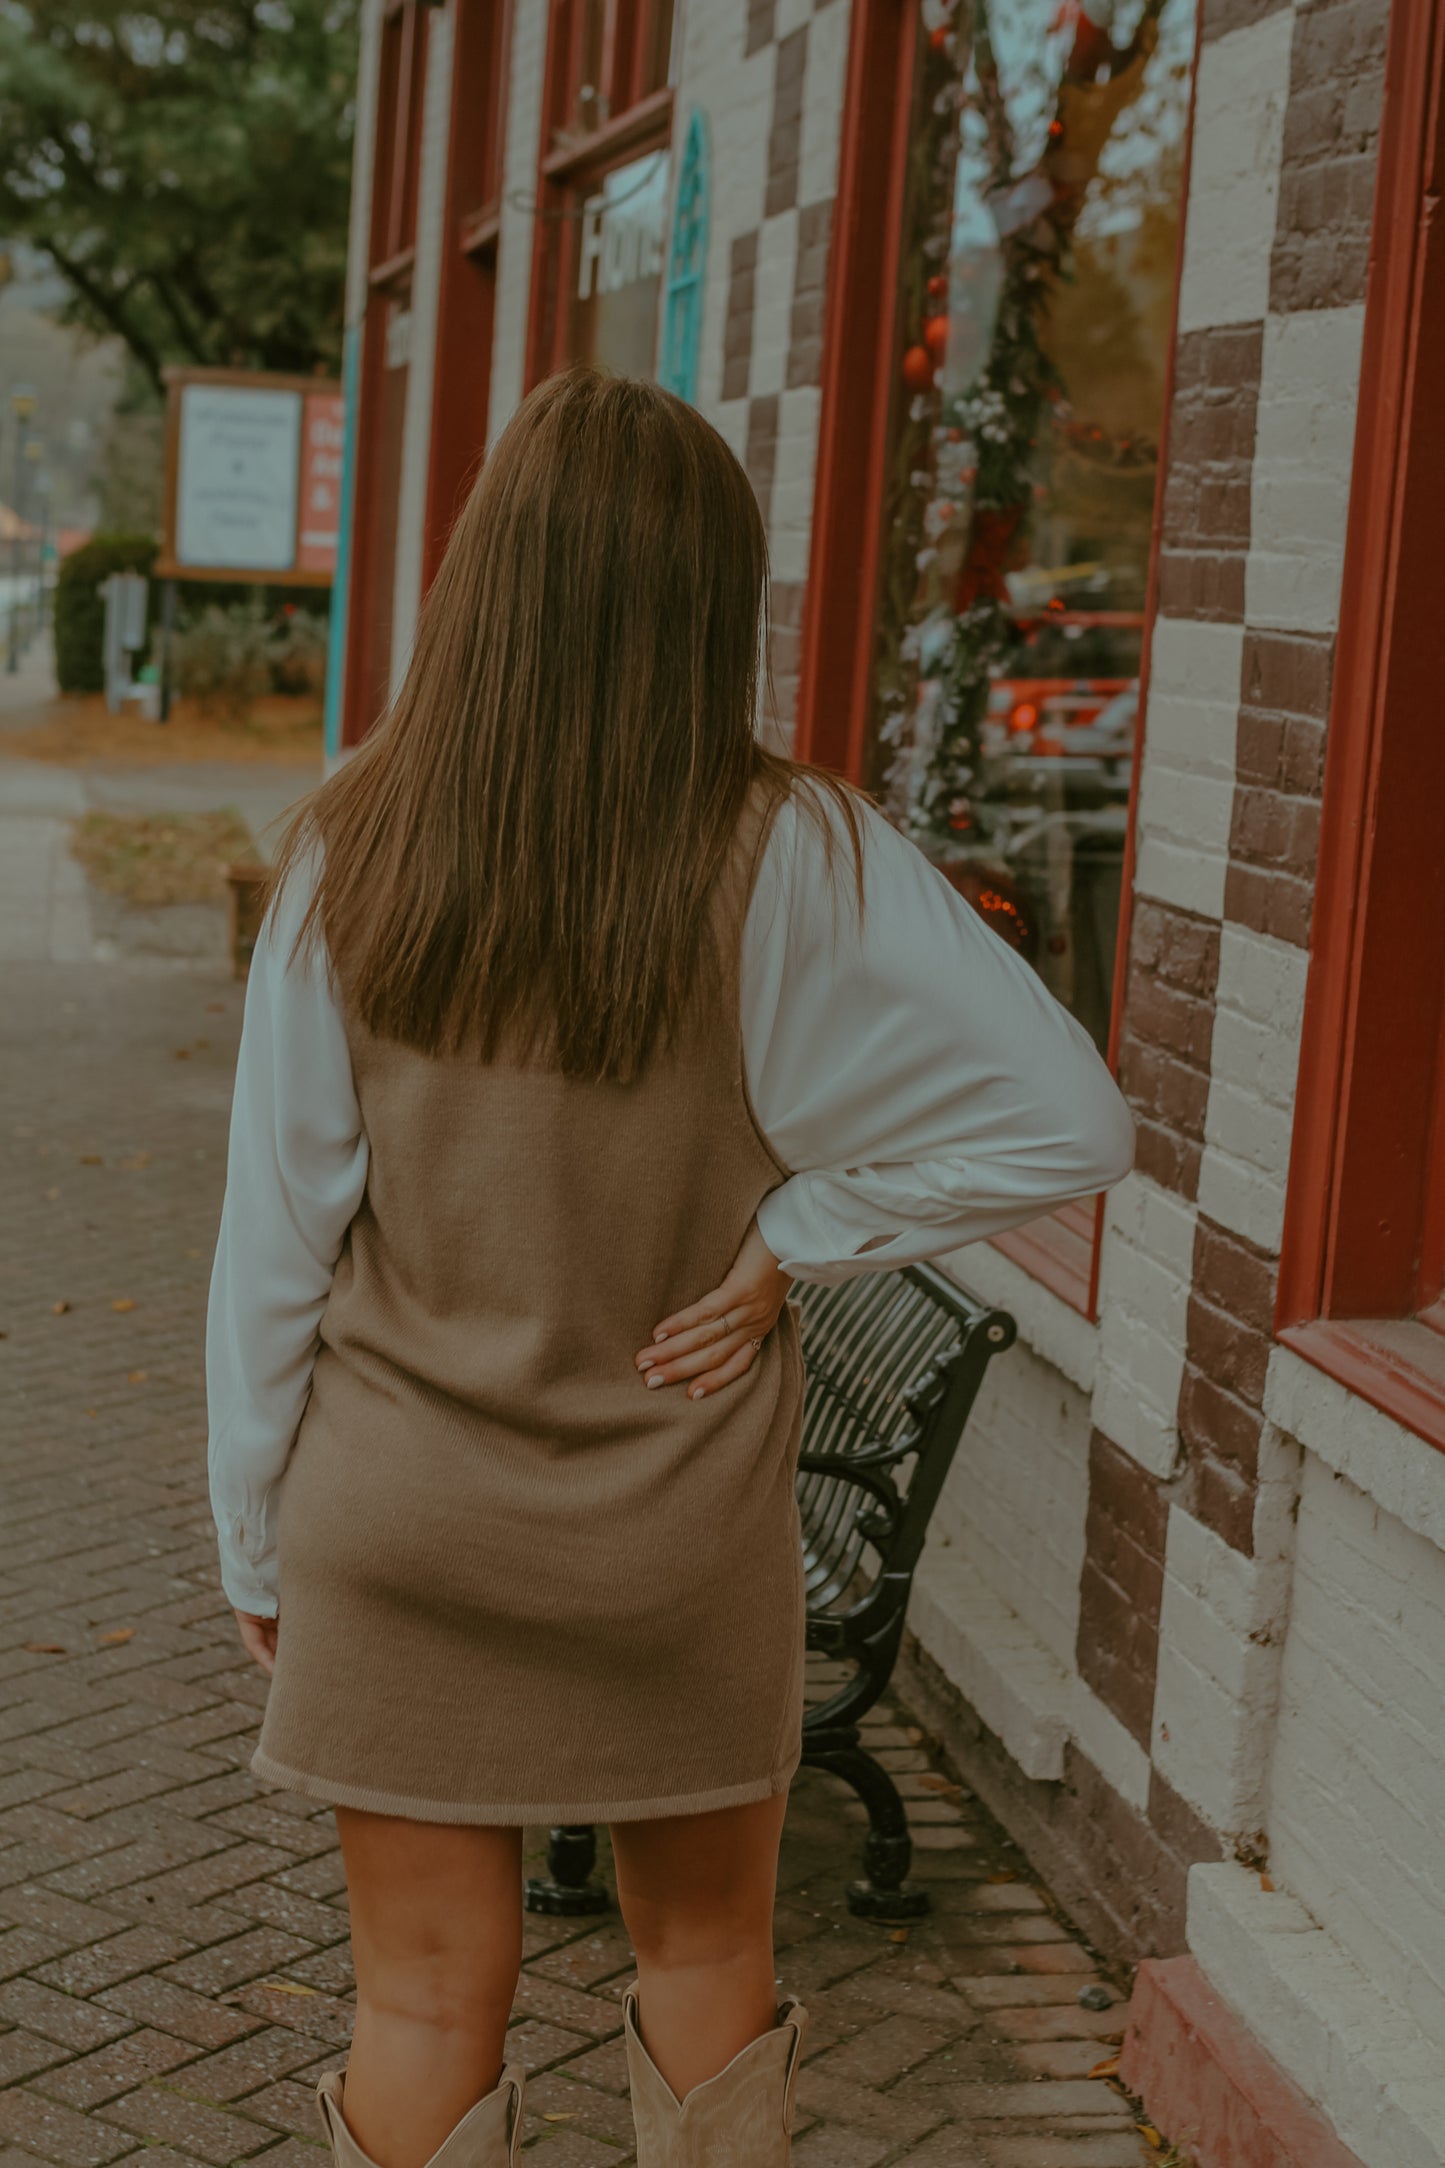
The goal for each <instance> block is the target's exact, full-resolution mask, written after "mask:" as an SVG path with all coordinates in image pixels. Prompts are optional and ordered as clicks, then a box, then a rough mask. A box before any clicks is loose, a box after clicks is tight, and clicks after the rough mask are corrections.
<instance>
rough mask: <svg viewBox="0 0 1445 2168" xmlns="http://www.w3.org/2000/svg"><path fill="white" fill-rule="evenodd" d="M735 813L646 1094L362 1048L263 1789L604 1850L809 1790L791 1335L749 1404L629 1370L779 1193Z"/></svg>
mask: <svg viewBox="0 0 1445 2168" xmlns="http://www.w3.org/2000/svg"><path fill="white" fill-rule="evenodd" d="M765 825H766V823H765V817H764V813H763V809H762V805H761V802H760V801H759V800H758V798H757V797H756V795H755V797H754V799H753V800H752V801H751V802H750V804H749V807H748V810H747V813H746V815H745V817H744V820H743V822H742V824H741V826H740V829H739V834H738V841H737V847H736V849H735V851H734V854H733V858H732V861H731V864H730V866H729V867H728V869H727V871H726V872H725V874H724V876H723V878H722V880H721V881H720V883H719V886H718V890H717V894H716V897H715V903H714V910H715V921H714V923H715V926H716V929H717V934H718V947H719V951H720V955H721V959H722V964H721V974H720V976H721V983H720V984H719V983H718V982H717V981H713V982H711V983H710V984H709V986H708V988H707V991H706V993H705V994H704V993H703V992H702V990H701V989H700V991H699V998H698V999H697V1000H696V1002H695V1003H694V1004H693V1009H692V1013H691V1015H690V1017H689V1019H688V1022H687V1026H686V1029H685V1030H684V1031H683V1032H682V1033H681V1034H680V1035H679V1039H678V1042H677V1044H676V1045H675V1046H674V1047H673V1048H672V1049H671V1050H670V1051H669V1052H667V1053H665V1054H663V1055H660V1056H658V1057H657V1058H655V1059H654V1061H653V1062H652V1063H651V1064H650V1065H649V1066H648V1068H647V1070H646V1072H645V1073H644V1075H643V1076H642V1078H641V1079H640V1081H638V1082H635V1083H631V1084H626V1085H621V1084H597V1083H585V1082H577V1081H572V1080H568V1079H565V1078H563V1077H561V1076H559V1075H557V1074H556V1073H555V1072H551V1071H547V1070H544V1069H540V1068H537V1067H522V1066H514V1065H510V1064H508V1063H505V1062H497V1063H492V1064H490V1065H486V1064H483V1063H481V1062H479V1061H476V1060H470V1059H463V1058H448V1059H444V1060H435V1059H431V1058H428V1057H426V1056H423V1055H420V1054H418V1053H416V1052H414V1051H412V1050H410V1049H408V1048H405V1047H402V1046H400V1045H398V1044H396V1043H394V1042H391V1041H383V1040H378V1039H375V1038H373V1037H371V1036H370V1034H368V1033H367V1032H366V1031H364V1030H363V1029H361V1028H359V1027H358V1026H357V1025H356V1024H355V1023H354V1021H353V1022H349V1023H348V1035H349V1037H350V1042H351V1053H352V1061H353V1066H354V1070H355V1076H356V1086H357V1093H358V1097H359V1099H360V1103H361V1110H362V1115H363V1119H364V1121H365V1125H366V1131H367V1135H368V1138H369V1141H370V1149H371V1159H370V1172H369V1176H368V1181H367V1189H366V1195H365V1198H364V1200H363V1202H362V1205H361V1208H360V1210H359V1211H358V1213H357V1215H356V1218H355V1220H354V1221H353V1223H352V1226H351V1230H350V1233H349V1235H348V1237H347V1241H346V1245H345V1248H344V1250H343V1253H342V1256H341V1260H340V1262H339V1264H338V1266H337V1270H336V1277H335V1282H334V1285H333V1289H332V1294H331V1298H330V1302H329V1304H328V1307H327V1310H326V1314H325V1317H324V1319H323V1322H322V1327H321V1340H322V1346H321V1349H320V1352H319V1355H318V1358H317V1363H316V1371H315V1380H314V1385H313V1389H312V1394H311V1399H310V1402H309V1404H308V1407H307V1411H306V1415H305V1418H304V1420H303V1422H302V1425H301V1429H300V1433H299V1436H298V1438H297V1441H296V1446H295V1450H294V1453H293V1455H292V1459H291V1462H290V1464H289V1466H288V1469H287V1473H286V1477H285V1481H284V1484H283V1487H282V1495H281V1513H280V1634H279V1648H278V1655H277V1663H276V1673H275V1677H274V1680H273V1682H272V1686H271V1694H270V1700H269V1703H268V1706H267V1710H266V1721H265V1725H264V1728H263V1730H262V1734H261V1744H260V1747H259V1749H258V1751H257V1753H256V1757H255V1760H254V1762H253V1764H252V1766H253V1768H254V1769H255V1770H256V1772H257V1774H258V1775H260V1776H262V1777H264V1778H266V1779H268V1780H269V1781H270V1782H272V1783H276V1784H282V1785H286V1786H289V1787H291V1788H293V1789H295V1790H298V1791H301V1792H304V1793H306V1794H308V1795H309V1796H311V1797H313V1798H316V1799H323V1800H326V1801H329V1802H332V1803H335V1804H340V1805H346V1806H352V1807H360V1808H369V1809H371V1810H373V1811H375V1812H377V1813H384V1814H401V1815H412V1816H417V1817H420V1818H422V1819H424V1820H429V1821H440V1822H490V1823H521V1822H540V1823H551V1822H603V1821H626V1820H629V1819H632V1820H636V1819H642V1818H645V1817H649V1816H654V1815H662V1814H682V1813H694V1812H701V1811H703V1810H704V1809H707V1808H714V1807H722V1806H729V1805H734V1804H741V1803H742V1802H744V1801H747V1800H755V1799H763V1798H766V1797H768V1796H770V1795H771V1794H773V1793H776V1792H778V1791H781V1790H782V1789H784V1788H785V1786H786V1785H787V1783H788V1780H789V1778H790V1777H791V1775H792V1773H793V1770H794V1768H795V1767H796V1765H797V1761H798V1756H799V1748H800V1740H801V1721H802V1661H803V1630H804V1622H803V1586H802V1563H801V1549H800V1535H799V1527H798V1516H797V1507H796V1504H795V1501H794V1495H793V1479H794V1470H795V1464H796V1459H797V1452H798V1441H799V1434H800V1429H801V1420H802V1361H801V1356H800V1353H799V1347H798V1337H797V1327H796V1323H795V1321H794V1318H793V1315H792V1313H791V1311H788V1310H785V1311H784V1313H783V1315H782V1317H781V1318H780V1320H779V1322H778V1325H777V1327H776V1328H775V1330H774V1331H773V1332H772V1333H771V1334H769V1336H768V1337H767V1339H766V1340H765V1342H764V1344H763V1348H762V1351H761V1354H760V1355H759V1357H758V1359H757V1361H756V1362H755V1363H754V1365H753V1367H752V1369H751V1370H749V1371H748V1373H747V1375H746V1376H745V1377H744V1378H742V1379H741V1380H739V1381H738V1382H737V1383H735V1384H733V1385H730V1386H728V1387H726V1388H725V1389H724V1390H722V1391H721V1392H719V1393H717V1394H715V1395H712V1396H710V1397H708V1398H706V1399H704V1400H701V1401H693V1400H690V1399H689V1398H688V1397H687V1389H686V1387H685V1386H682V1385H674V1386H670V1387H667V1388H665V1389H663V1390H658V1391H648V1389H647V1388H646V1386H645V1385H644V1383H643V1381H642V1378H641V1377H640V1376H639V1374H638V1372H637V1371H636V1369H635V1368H634V1364H633V1358H634V1356H635V1354H636V1351H637V1350H638V1349H639V1348H641V1347H643V1346H645V1345H646V1344H647V1342H648V1341H649V1340H650V1339H651V1336H652V1331H653V1327H654V1326H655V1325H656V1324H657V1323H658V1321H659V1320H660V1319H661V1318H663V1317H665V1316H667V1315H668V1314H669V1313H670V1312H671V1311H674V1310H677V1309H680V1308H682V1307H684V1306H686V1305H687V1304H689V1303H691V1302H694V1301H696V1300H697V1299H698V1298H699V1297H701V1296H702V1295H704V1294H706V1293H707V1292H708V1291H709V1290H710V1289H712V1288H714V1287H716V1286H717V1285H718V1283H719V1282H720V1281H721V1280H722V1279H723V1277H724V1276H725V1274H726V1272H727V1270H728V1267H729V1266H730V1265H731V1263H732V1261H733V1258H734V1256H735V1254H736V1252H737V1249H738V1246H739V1244H740V1243H741V1241H742V1238H743V1235H744V1234H745V1232H746V1231H747V1228H748V1225H749V1223H750V1221H751V1220H752V1217H753V1214H754V1213H755V1211H756V1209H757V1207H758V1204H759V1202H760V1201H761V1199H762V1198H763V1196H764V1195H765V1194H766V1193H767V1191H768V1190H770V1189H772V1188H773V1187H775V1186H776V1184H777V1183H778V1182H780V1181H782V1180H784V1179H785V1178H786V1173H787V1170H786V1169H785V1168H784V1167H782V1166H781V1165H780V1164H779V1162H778V1160H777V1159H776V1158H775V1157H774V1155H773V1153H772V1151H771V1150H770V1148H769V1147H768V1145H767V1143H766V1142H765V1140H764V1138H763V1137H762V1135H761V1133H760V1131H759V1129H758V1125H757V1122H756V1120H755V1118H754V1116H753V1113H752V1109H751V1106H750V1104H749V1100H748V1095H747V1086H746V1082H745V1078H744V1070H743V1047H742V1033H741V1025H740V1022H739V998H738V996H739V989H738V964H739V953H740V948H741V941H742V929H743V921H744V917H745V915H746V909H747V902H748V897H749V893H750V890H751V885H752V877H753V872H754V869H755V867H756V863H757V857H758V853H759V850H760V848H761V843H762V839H763V834H764V830H765Z"/></svg>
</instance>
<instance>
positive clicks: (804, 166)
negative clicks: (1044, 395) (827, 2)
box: [798, 0, 852, 209]
mask: <svg viewBox="0 0 1445 2168" xmlns="http://www.w3.org/2000/svg"><path fill="white" fill-rule="evenodd" d="M851 18H852V10H851V8H850V7H849V5H848V0H832V5H831V6H830V7H826V8H824V9H823V10H822V12H821V14H817V15H814V16H813V18H812V21H811V23H810V25H809V29H808V73H807V77H806V79H805V81H804V84H803V148H802V155H801V158H800V160H799V166H798V201H799V203H800V204H801V205H802V206H803V208H804V209H806V208H807V206H808V205H809V204H810V203H822V202H824V201H826V200H827V199H828V198H829V197H831V196H832V195H833V194H834V193H835V192H836V190H837V186H838V152H839V147H840V143H841V139H842V129H843V91H844V84H845V80H846V77H847V73H848V32H849V28H850V25H851Z"/></svg>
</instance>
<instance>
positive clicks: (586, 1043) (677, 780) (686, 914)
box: [275, 368, 861, 1078]
mask: <svg viewBox="0 0 1445 2168" xmlns="http://www.w3.org/2000/svg"><path fill="white" fill-rule="evenodd" d="M766 610H767V543H766V538H765V535H764V531H763V524H762V520H761V518H760V517H759V514H758V507H757V503H756V501H755V499H754V497H753V492H752V489H751V487H750V485H749V483H748V480H747V477H746V475H745V474H744V473H743V470H742V468H741V467H740V466H739V464H738V462H737V460H736V458H735V457H734V456H733V453H732V452H731V451H730V450H729V448H728V446H727V445H726V444H725V443H724V441H723V439H722V438H721V437H720V436H719V435H718V433H717V431H716V430H715V429H713V428H711V427H710V426H709V425H708V423H707V422H705V421H704V420H703V419H702V417H701V416H700V415H699V414H697V413H696V412H695V411H694V409H693V408H691V407H689V406H687V405H686V404H685V403H684V402H683V401H682V400H680V399H676V398H674V397H673V396H672V395H671V394H670V393H668V392H665V391H663V390H661V389H660V388H659V387H658V386H657V385H655V384H651V383H642V382H636V381H633V380H629V379H625V378H615V377H609V376H606V375H603V374H601V373H600V372H599V371H597V370H594V369H585V368H578V369H571V370H568V371H567V372H566V373H565V374H563V375H560V376H555V377H552V378H551V379H549V381H548V382H546V383H544V384H541V385H539V386H538V388H537V389H536V390H535V391H534V392H532V394H531V395H530V397H528V398H527V399H526V400H524V401H523V403H522V405H521V407H520V408H519V409H518V411H517V413H516V414H515V415H514V417H513V418H512V420H511V422H510V423H509V424H508V426H507V428H506V429H505V431H504V432H503V434H502V436H501V438H500V439H499V441H498V442H497V444H496V446H495V448H494V449H493V450H492V451H491V452H490V453H489V455H488V457H487V460H486V462H485V464H484V466H483V468H482V471H481V474H480V475H479V477H478V480H477V482H476V485H475V487H474V488H473V490H472V493H471V496H470V498H469V500H468V502H467V504H466V507H465V509H464V510H463V511H462V513H461V516H460V517H459V519H458V521H457V524H456V527H455V529H454V531H453V534H452V537H451V541H450V543H449V545H448V547H447V552H446V556H445V558H444V559H443V562H442V566H441V570H440V572H439V573H438V575H437V578H436V582H435V585H434V587H433V589H432V592H431V594H430V596H429V597H428V599H427V602H426V605H425V608H424V610H423V612H422V616H421V622H420V625H419V627H418V631H417V637H416V645H415V650H414V653H413V656H412V660H411V665H410V668H409V669H408V671H407V675H406V681H405V683H404V685H403V686H402V689H401V692H400V694H399V696H398V698H397V700H396V703H395V706H394V707H393V709H392V711H391V713H390V714H389V715H388V716H387V717H386V719H385V720H384V722H383V723H382V724H381V725H380V726H379V727H378V728H377V729H376V730H375V731H374V732H373V733H372V735H371V736H370V737H369V738H368V739H367V741H366V743H365V744H364V745H363V747H362V749H361V750H360V752H359V753H358V754H357V755H356V757H355V758H354V759H353V760H352V761H351V762H350V763H349V764H348V765H347V766H345V767H343V768H342V769H340V770H339V771H338V772H337V773H336V774H335V775H333V776H332V777H331V778H330V779H329V781H328V782H327V783H326V784H325V785H323V787H322V788H321V789H320V790H319V791H318V792H317V793H316V794H315V796H314V797H313V798H312V799H311V800H309V801H308V803H307V804H306V806H305V807H303V809H302V811H301V813H300V815H299V816H298V818H297V819H296V821H295V822H294V823H293V825H292V827H291V830H290V832H289V834H288V835H287V837H286V840H285V843H284V844H283V846H282V849H281V853H280V857H279V860H278V864H277V869H276V876H275V879H276V885H277V886H279V885H280V883H282V882H283V881H284V880H285V878H286V875H287V873H288V872H289V871H290V870H291V868H292V867H293V866H294V865H295V864H296V862H297V860H298V859H299V858H301V857H302V856H303V855H307V854H309V853H310V852H311V851H312V850H313V849H314V848H315V847H316V846H317V845H319V846H320V850H319V852H318V854H317V855H318V861H319V863H318V886H317V889H316V892H315V896H314V898H313V901H312V905H311V909H310V911H309V912H308V914H307V920H306V924H305V926H304V927H303V931H302V936H301V939H302V941H305V940H306V939H307V937H308V935H309V934H310V933H312V932H313V931H314V930H319V929H324V933H325V938H326V942H327V945H328V947H329V949H330V952H331V957H332V961H333V964H334V967H335V970H336V972H337V975H338V979H339V981H340V984H341V987H342V990H343V993H344V996H345V998H346V1000H347V1002H348V1003H349V1004H350V1006H351V1007H352V1009H353V1010H354V1012H355V1013H356V1015H357V1016H358V1017H359V1018H360V1019H361V1020H362V1022H363V1023H364V1024H366V1025H367V1026H368V1028H369V1029H370V1030H371V1031H373V1032H375V1033H377V1034H378V1035H380V1036H382V1037H387V1038H393V1039H399V1040H402V1041H404V1042H405V1043H407V1044H408V1045H411V1046H414V1047H417V1048H420V1049H422V1050H423V1051H425V1052H428V1053H433V1054H438V1053H451V1052H457V1051H459V1050H460V1049H462V1048H463V1047H466V1048H472V1049H475V1051H476V1052H477V1054H478V1055H479V1056H480V1058H481V1059H483V1060H489V1059H494V1058H496V1056H497V1055H498V1053H499V1051H500V1050H501V1048H502V1046H503V1044H504V1042H505V1043H508V1044H515V1043H518V1042H519V1041H520V1043H522V1044H523V1045H524V1046H526V1047H528V1048H531V1049H534V1050H535V1049H536V1048H538V1047H539V1046H540V1047H541V1048H543V1049H544V1055H545V1059H546V1060H547V1062H548V1063H549V1065H551V1066H555V1067H557V1068H560V1069H561V1070H562V1071H563V1072H564V1073H566V1074H568V1075H573V1076H580V1077H595V1078H601V1077H616V1078H627V1077H630V1076H633V1075H635V1074H636V1073H637V1072H638V1071H639V1070H640V1068H641V1067H642V1066H643V1064H644V1063H645V1062H646V1060H647V1058H648V1056H649V1054H650V1053H651V1052H652V1050H653V1049H654V1047H655V1046H656V1045H657V1044H658V1043H659V1042H660V1041H662V1040H665V1039H666V1038H667V1037H668V1036H669V1035H670V1034H671V1032H672V1031H673V1030H674V1028H675V1027H676V1025H677V1024H678V1022H679V1019H680V1018H681V1015H682V1013H683V1010H684V1007H685V1005H686V1004H687V1002H688V1000H689V998H690V996H692V995H694V994H695V992H696V988H697V984H698V974H699V972H700V970H702V969H703V968H704V965H705V961H706V958H705V943H706V936H707V929H708V924H709V897H710V894H711V891H712V888H713V885H714V883H715V881H716V879H717V877H718V875H719V873H720V871H721V869H722V867H723V865H724V862H725V861H726V859H727V856H728V853H729V849H730V846H731V843H732V839H733V835H734V832H735V830H736V827H737V823H738V820H739V818H740V815H741V812H742V808H743V804H744V800H745V798H746V796H747V793H748V791H749V789H750V787H751V785H752V783H753V781H754V779H755V778H756V777H758V776H759V775H762V776H763V777H764V779H765V782H766V784H767V786H768V787H769V788H770V789H772V790H774V791H776V792H777V793H778V794H779V795H781V794H782V793H783V792H784V791H786V790H787V789H788V788H789V787H790V785H791V782H792V780H793V778H794V776H795V775H796V774H797V772H798V771H797V770H796V769H795V767H794V764H793V763H791V762H789V761H785V760H782V759H780V758H779V757H778V756H777V755H775V754H771V753H769V752H767V751H766V750H765V749H764V748H763V747H762V746H761V745H760V744H759V743H758V741H757V736H756V718H757V706H758V694H759V655H760V653H761V651H762V639H763V634H764V630H765V625H766ZM819 780H820V782H821V783H822V784H823V786H824V789H825V791H826V792H831V794H832V795H833V796H834V798H835V799H836V800H837V802H838V803H839V804H840V805H841V806H842V809H843V813H844V819H845V823H846V826H847V831H848V834H849V836H850V839H851V842H852V845H853V852H854V856H855V860H858V861H859V863H860V867H861V856H860V854H861V841H860V831H859V825H858V815H857V807H856V804H855V803H854V802H853V801H852V800H851V799H850V798H849V797H848V794H847V793H846V792H845V791H843V790H842V789H841V788H840V787H839V786H838V785H837V784H836V783H834V782H833V781H832V780H831V779H828V778H820V779H819ZM801 795H802V797H803V798H804V799H807V800H809V801H810V802H811V803H812V805H813V810H814V811H815V812H816V811H818V810H819V808H818V805H817V801H816V799H815V798H814V796H813V793H811V792H804V793H802V794H801ZM825 827H826V821H825ZM827 832H828V834H829V835H830V836H831V834H832V833H833V831H832V830H831V829H828V830H827Z"/></svg>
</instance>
